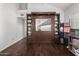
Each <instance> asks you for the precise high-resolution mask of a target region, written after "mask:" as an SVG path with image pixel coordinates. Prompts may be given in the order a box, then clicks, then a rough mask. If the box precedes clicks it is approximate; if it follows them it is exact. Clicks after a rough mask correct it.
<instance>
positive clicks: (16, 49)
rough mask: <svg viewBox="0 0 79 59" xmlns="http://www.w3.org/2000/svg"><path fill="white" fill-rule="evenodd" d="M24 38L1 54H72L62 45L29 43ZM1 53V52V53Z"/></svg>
mask: <svg viewBox="0 0 79 59" xmlns="http://www.w3.org/2000/svg"><path fill="white" fill-rule="evenodd" d="M26 40H27V39H26V38H24V39H22V40H20V41H19V42H17V43H15V44H14V45H12V46H10V47H9V48H7V49H5V50H3V51H2V52H0V53H1V54H0V55H1V56H74V55H73V54H72V53H71V52H70V51H68V49H67V48H66V47H65V46H63V45H57V44H54V45H53V44H49V43H29V44H26V43H27V41H26ZM2 53H3V54H2Z"/></svg>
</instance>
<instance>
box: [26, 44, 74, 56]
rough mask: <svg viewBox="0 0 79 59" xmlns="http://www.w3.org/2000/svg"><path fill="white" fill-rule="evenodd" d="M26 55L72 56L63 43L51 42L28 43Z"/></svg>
mask: <svg viewBox="0 0 79 59" xmlns="http://www.w3.org/2000/svg"><path fill="white" fill-rule="evenodd" d="M27 51H28V54H27V55H28V56H74V55H73V54H72V53H71V52H70V51H68V50H67V48H66V47H64V46H63V45H52V44H47V43H46V44H45V43H44V44H43V43H41V44H37V43H33V44H29V48H28V50H27Z"/></svg>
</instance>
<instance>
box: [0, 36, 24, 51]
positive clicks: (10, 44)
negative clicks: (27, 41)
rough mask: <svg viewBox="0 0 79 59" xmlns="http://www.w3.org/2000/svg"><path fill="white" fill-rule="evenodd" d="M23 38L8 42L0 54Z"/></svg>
mask: <svg viewBox="0 0 79 59" xmlns="http://www.w3.org/2000/svg"><path fill="white" fill-rule="evenodd" d="M23 38H24V37H21V38H19V39H17V40H15V41H12V42H10V43H9V44H8V45H6V46H5V47H4V48H2V49H0V52H1V51H3V50H5V49H7V48H8V47H10V46H12V45H13V44H15V43H17V42H18V41H20V40H22V39H23Z"/></svg>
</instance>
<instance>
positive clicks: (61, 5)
mask: <svg viewBox="0 0 79 59" xmlns="http://www.w3.org/2000/svg"><path fill="white" fill-rule="evenodd" d="M51 4H52V5H53V6H56V7H58V8H61V9H66V8H68V7H69V6H71V5H72V3H51Z"/></svg>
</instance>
